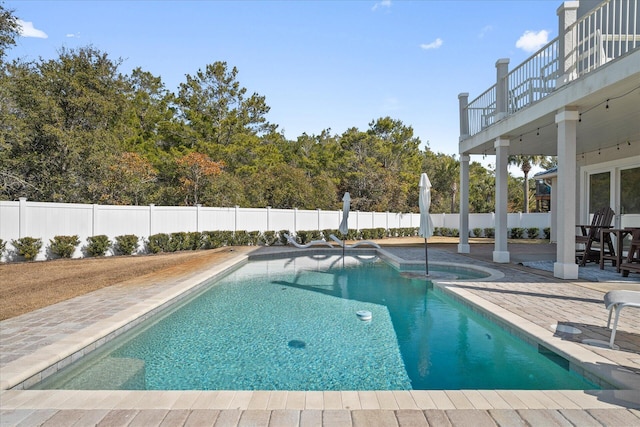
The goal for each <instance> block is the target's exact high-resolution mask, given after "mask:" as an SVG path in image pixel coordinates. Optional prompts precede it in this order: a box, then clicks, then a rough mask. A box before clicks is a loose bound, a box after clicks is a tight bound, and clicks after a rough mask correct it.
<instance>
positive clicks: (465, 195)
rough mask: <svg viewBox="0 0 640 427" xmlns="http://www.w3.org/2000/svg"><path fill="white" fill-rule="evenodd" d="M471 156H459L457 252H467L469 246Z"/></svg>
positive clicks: (469, 249)
mask: <svg viewBox="0 0 640 427" xmlns="http://www.w3.org/2000/svg"><path fill="white" fill-rule="evenodd" d="M470 158H471V156H468V155H465V154H463V155H461V156H460V226H459V228H460V242H459V243H458V253H461V254H468V253H469V252H470V251H471V248H470V246H469V160H470Z"/></svg>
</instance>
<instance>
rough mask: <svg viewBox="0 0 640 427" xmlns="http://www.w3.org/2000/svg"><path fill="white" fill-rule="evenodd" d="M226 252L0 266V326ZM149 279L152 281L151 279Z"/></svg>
mask: <svg viewBox="0 0 640 427" xmlns="http://www.w3.org/2000/svg"><path fill="white" fill-rule="evenodd" d="M228 252H229V248H221V249H220V250H208V251H194V252H177V253H171V254H157V255H137V256H112V257H103V258H84V259H58V260H53V261H35V262H17V263H0V320H4V319H8V318H10V317H15V316H18V315H20V314H23V313H27V312H29V311H32V310H36V309H38V308H42V307H46V306H48V305H51V304H55V303H57V302H60V301H64V300H67V299H70V298H73V297H76V296H78V295H83V294H86V293H88V292H92V291H95V290H97V289H100V288H103V287H105V286H111V285H115V284H118V283H122V282H125V281H128V280H131V279H134V278H141V277H144V276H147V275H152V274H157V273H159V272H162V275H163V277H167V276H171V275H173V274H182V273H184V272H187V271H190V270H194V269H197V268H198V267H201V266H203V265H204V264H206V263H212V262H215V261H216V259H219V258H223V257H226V256H227V255H226V254H228ZM149 279H151V276H149Z"/></svg>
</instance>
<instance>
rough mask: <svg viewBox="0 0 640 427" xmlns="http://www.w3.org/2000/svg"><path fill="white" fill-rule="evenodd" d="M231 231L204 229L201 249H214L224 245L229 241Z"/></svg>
mask: <svg viewBox="0 0 640 427" xmlns="http://www.w3.org/2000/svg"><path fill="white" fill-rule="evenodd" d="M230 233H231V232H228V231H220V230H215V231H204V232H203V233H202V245H201V247H202V248H203V249H215V248H221V247H222V246H226V245H227V244H228V242H229V241H230V238H229V236H231V237H233V236H232V235H231V234H230Z"/></svg>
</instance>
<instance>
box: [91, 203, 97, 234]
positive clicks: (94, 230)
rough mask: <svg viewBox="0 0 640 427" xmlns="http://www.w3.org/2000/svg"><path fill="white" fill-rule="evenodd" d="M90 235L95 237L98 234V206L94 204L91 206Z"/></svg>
mask: <svg viewBox="0 0 640 427" xmlns="http://www.w3.org/2000/svg"><path fill="white" fill-rule="evenodd" d="M91 214H92V217H91V235H92V236H97V235H98V232H97V229H98V225H97V224H98V205H96V204H95V203H94V204H93V205H91Z"/></svg>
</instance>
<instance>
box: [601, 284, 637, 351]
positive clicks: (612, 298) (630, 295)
mask: <svg viewBox="0 0 640 427" xmlns="http://www.w3.org/2000/svg"><path fill="white" fill-rule="evenodd" d="M604 306H605V307H607V310H609V320H608V321H607V328H608V327H609V325H611V314H612V313H613V311H614V310H615V312H616V318H615V320H614V321H613V328H611V339H610V340H609V347H611V348H614V347H613V341H614V340H615V339H616V329H617V328H618V319H619V318H620V312H621V311H622V309H623V308H625V307H635V308H640V292H638V291H609V292H607V293H606V294H605V295H604Z"/></svg>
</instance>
